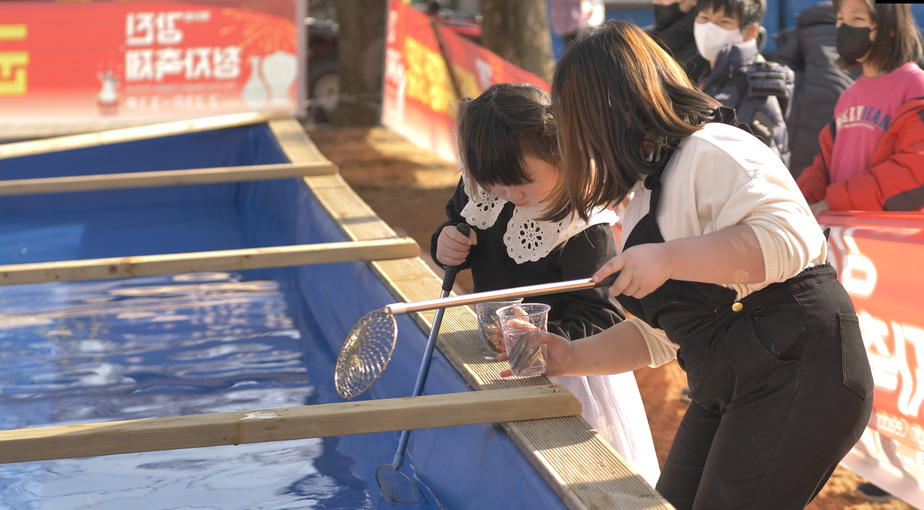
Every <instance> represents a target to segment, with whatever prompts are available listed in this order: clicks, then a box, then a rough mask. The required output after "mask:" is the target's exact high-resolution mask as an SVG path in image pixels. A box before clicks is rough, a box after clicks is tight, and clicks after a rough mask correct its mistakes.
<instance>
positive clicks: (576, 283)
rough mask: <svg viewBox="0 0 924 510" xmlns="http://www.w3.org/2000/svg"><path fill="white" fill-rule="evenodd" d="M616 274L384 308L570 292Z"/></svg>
mask: <svg viewBox="0 0 924 510" xmlns="http://www.w3.org/2000/svg"><path fill="white" fill-rule="evenodd" d="M617 276H619V272H615V273H613V274H611V275H609V276H607V277H606V278H604V279H603V280H600V281H599V282H595V281H593V280H592V279H590V278H583V279H580V280H568V281H564V282H555V283H543V284H541V285H527V286H525V287H513V288H510V289H501V290H492V291H489V292H476V293H473V294H465V295H463V296H453V297H447V298H440V299H430V300H427V301H417V302H414V303H392V304H390V305H387V306H386V307H385V308H384V310H385V311H386V312H389V313H392V314H394V315H401V314H405V313H411V312H422V311H425V310H433V309H436V308H445V307H451V306H463V305H472V304H475V303H486V302H488V301H507V300H509V299H510V298H515V297H529V296H541V295H544V294H560V293H562V292H572V291H576V290H584V289H593V288H598V287H610V286H612V285H613V282H615V281H616V277H617Z"/></svg>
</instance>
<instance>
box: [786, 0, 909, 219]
mask: <svg viewBox="0 0 924 510" xmlns="http://www.w3.org/2000/svg"><path fill="white" fill-rule="evenodd" d="M834 8H835V10H836V11H837V26H838V28H837V52H838V54H839V55H840V59H839V62H838V63H839V64H841V65H842V66H843V67H849V66H855V65H860V66H862V69H863V74H862V75H861V76H860V77H859V78H858V79H857V80H856V81H855V82H854V83H853V85H851V86H850V87H848V88H847V90H845V91H844V92H843V93H842V94H841V96H840V98H839V99H838V102H837V106H835V108H834V119H833V120H832V121H831V122H830V123H829V124H828V125H827V126H826V127H825V128H824V129H822V131H821V134H820V135H819V144H820V152H819V154H818V155H817V156H815V160H814V161H813V163H812V166H810V167H808V168H806V169H805V170H803V171H802V174H801V175H800V176H799V178H798V180H797V182H798V184H799V189H801V190H802V194H803V195H805V198H806V200H807V201H808V202H809V204H810V205H811V208H812V212H814V213H815V214H816V215H817V214H820V213H822V212H824V211H828V210H835V211H836V210H851V209H854V210H866V211H883V210H884V211H913V210H916V209H920V208H921V207H924V71H922V70H921V68H920V67H918V65H917V64H916V63H915V61H916V60H918V59H919V58H920V57H921V53H922V48H921V42H920V40H919V39H918V35H917V30H916V28H915V23H914V18H913V17H912V16H911V11H910V9H909V7H908V5H907V4H884V3H882V4H877V3H874V0H839V1H838V0H835V1H834Z"/></svg>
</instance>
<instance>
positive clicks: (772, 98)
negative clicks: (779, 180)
mask: <svg viewBox="0 0 924 510" xmlns="http://www.w3.org/2000/svg"><path fill="white" fill-rule="evenodd" d="M697 7H698V13H697V15H696V23H695V24H694V26H693V35H694V38H695V39H696V47H697V48H698V49H699V53H700V55H702V56H703V58H705V59H706V61H707V62H708V64H709V65H708V67H707V68H706V70H705V71H704V74H703V76H701V77H700V79H699V83H700V84H701V85H700V87H701V88H702V90H703V92H705V93H707V94H709V95H710V96H712V97H713V98H714V99H716V100H717V101H719V102H721V103H722V104H723V105H725V106H728V107H731V108H734V109H735V111H736V113H737V115H738V122H740V123H743V124H747V125H748V127H749V128H750V130H751V132H752V133H754V135H755V136H757V138H759V139H761V140H763V142H764V143H766V144H767V145H768V146H769V147H770V148H771V149H773V151H774V152H776V153H777V155H778V156H780V159H781V160H783V163H784V164H786V166H787V167H788V166H789V135H788V134H787V131H786V118H787V117H788V116H789V103H790V98H791V97H792V92H793V88H794V83H795V74H794V73H793V71H792V70H791V69H790V68H788V67H786V66H784V65H780V64H777V63H775V62H767V61H766V60H765V59H764V58H763V57H762V56H761V55H760V47H761V46H762V45H763V44H762V43H763V41H761V40H759V39H762V37H758V36H759V35H762V34H761V32H762V30H761V26H760V24H761V22H763V19H764V13H765V12H766V10H767V4H766V1H765V0H698V2H697Z"/></svg>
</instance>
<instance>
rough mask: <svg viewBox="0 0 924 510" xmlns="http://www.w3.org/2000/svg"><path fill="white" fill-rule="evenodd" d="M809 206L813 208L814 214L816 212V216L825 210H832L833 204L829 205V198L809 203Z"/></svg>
mask: <svg viewBox="0 0 924 510" xmlns="http://www.w3.org/2000/svg"><path fill="white" fill-rule="evenodd" d="M809 208H810V209H811V210H812V214H814V215H815V216H818V215H819V214H821V213H823V212H826V211H830V210H831V206H829V205H828V201H827V200H819V201H818V202H815V203H814V204H811V205H809Z"/></svg>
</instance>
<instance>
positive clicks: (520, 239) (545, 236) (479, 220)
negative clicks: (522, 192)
mask: <svg viewBox="0 0 924 510" xmlns="http://www.w3.org/2000/svg"><path fill="white" fill-rule="evenodd" d="M462 182H463V188H464V190H465V194H466V196H468V204H466V205H465V207H464V208H462V217H463V218H465V221H466V222H467V223H468V224H469V225H471V226H473V227H476V228H478V229H480V230H485V229H487V228H489V227H491V226H492V225H494V223H495V222H496V221H497V217H498V216H500V213H501V211H502V210H503V209H504V205H505V204H507V202H506V201H505V200H502V199H501V198H500V197H498V196H497V195H495V194H494V193H492V192H490V191H488V190H486V189H483V188H482V187H481V186H478V185H477V184H475V183H474V182H470V181H469V179H468V178H467V175H466V174H465V172H464V171H463V172H462ZM544 212H545V205H543V204H537V205H534V206H532V207H514V209H513V215H512V216H511V217H510V221H509V222H507V232H506V233H505V234H504V245H505V246H506V247H507V254H508V255H510V258H512V259H513V260H514V261H515V262H516V263H517V264H522V263H524V262H536V261H537V260H540V259H542V258H545V257H546V256H547V255H548V254H549V253H551V252H552V250H553V249H555V247H556V246H558V245H560V244H561V243H562V242H564V241H565V240H566V239H568V238H570V237H573V236H575V235H577V234H579V233H580V232H582V231H584V230H585V229H587V228H588V227H590V226H592V225H596V224H599V223H606V224H609V225H613V224H615V223H616V222H617V221H618V220H619V217H618V216H617V215H616V213H615V212H613V211H610V210H608V209H596V210H594V211H593V212H592V213H591V216H590V219H589V221H584V220H582V219H580V218H578V217H576V216H572V217H571V218H570V219H565V220H562V221H544V220H540V219H539V218H540V217H542V214H543V213H544Z"/></svg>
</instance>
